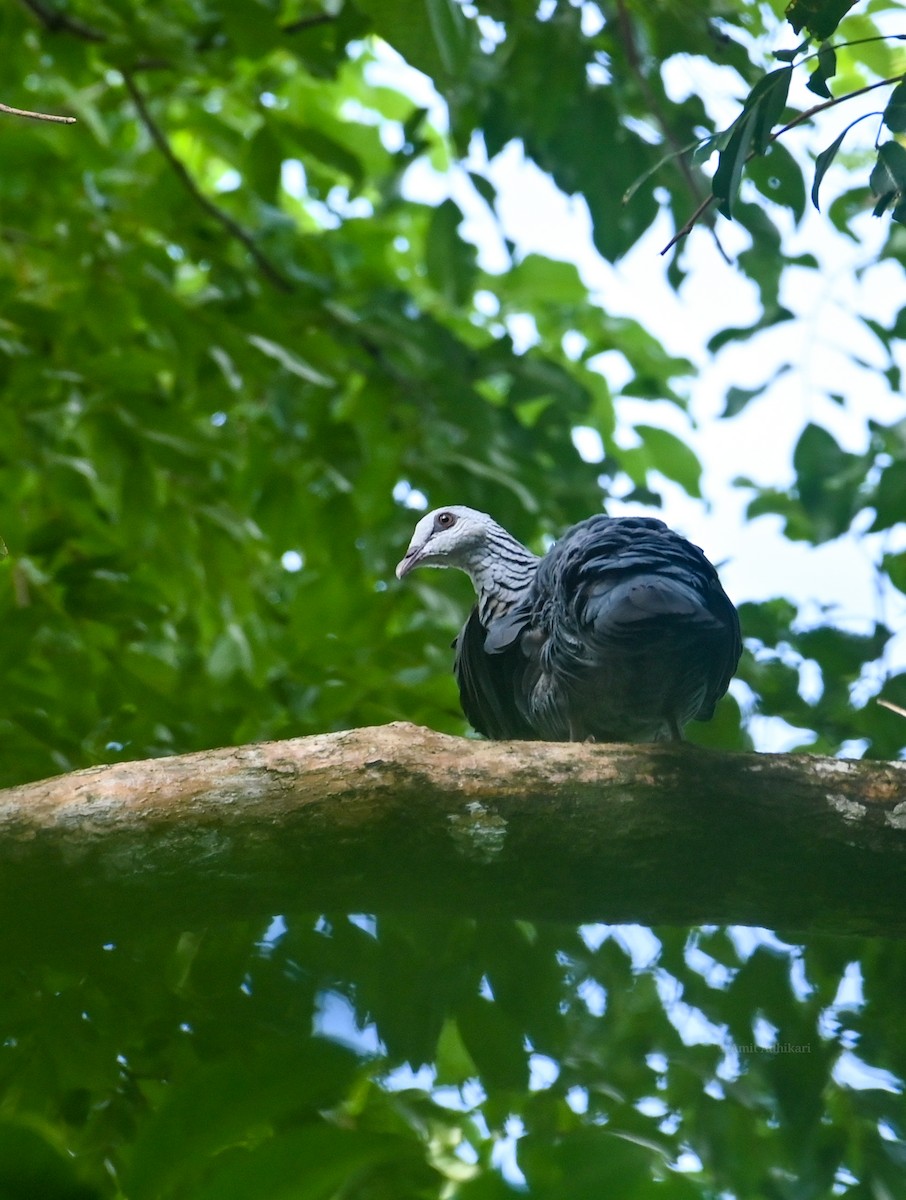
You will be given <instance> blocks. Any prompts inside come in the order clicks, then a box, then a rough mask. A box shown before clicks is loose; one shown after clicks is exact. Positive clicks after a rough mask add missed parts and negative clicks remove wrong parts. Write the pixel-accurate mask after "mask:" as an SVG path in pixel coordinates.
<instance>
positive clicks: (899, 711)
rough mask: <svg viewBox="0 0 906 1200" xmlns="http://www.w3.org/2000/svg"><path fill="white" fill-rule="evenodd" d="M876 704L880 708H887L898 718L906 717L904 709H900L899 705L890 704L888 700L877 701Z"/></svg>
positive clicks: (905, 709)
mask: <svg viewBox="0 0 906 1200" xmlns="http://www.w3.org/2000/svg"><path fill="white" fill-rule="evenodd" d="M878 704H880V705H881V707H882V708H889V709H890V711H891V712H895V713H896V714H897V716H899V717H906V708H900V706H899V704H891V703H890V701H889V700H879V701H878Z"/></svg>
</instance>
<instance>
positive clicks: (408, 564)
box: [396, 546, 419, 579]
mask: <svg viewBox="0 0 906 1200" xmlns="http://www.w3.org/2000/svg"><path fill="white" fill-rule="evenodd" d="M418 557H419V555H418V550H417V549H413V548H412V547H411V546H410V547H409V549H408V550H407V551H406V555H405V558H403V559H402V560H401V561H400V562H398V563H397V566H396V577H397V579H402V577H403V576H404V575H408V574H409V572H410V571H411V570H412V568H413V567H415V566H418Z"/></svg>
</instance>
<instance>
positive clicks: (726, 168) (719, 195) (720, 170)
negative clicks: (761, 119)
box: [711, 111, 755, 217]
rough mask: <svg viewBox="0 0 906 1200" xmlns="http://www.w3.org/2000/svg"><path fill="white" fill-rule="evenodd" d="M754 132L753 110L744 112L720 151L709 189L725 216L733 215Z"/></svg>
mask: <svg viewBox="0 0 906 1200" xmlns="http://www.w3.org/2000/svg"><path fill="white" fill-rule="evenodd" d="M754 133H755V118H754V114H753V112H751V111H749V112H745V113H743V115H742V116H741V117H740V118H739V120H738V121H737V122H736V124H735V125H734V127H733V133H732V134H731V136H730V140H729V142H728V143H727V145H726V147H725V149H723V150H722V151H721V152H720V158H719V160H718V163H717V170H716V171H715V172H714V178H713V179H712V181H711V189H712V192H713V194H714V197H715V199H716V200H717V201H718V207H719V209H720V211H721V212H722V213H723V215H724V216H725V217H732V216H733V205H734V204H735V202H736V196H737V194H738V192H739V184H740V181H741V180H742V172H743V168H744V167H745V165H746V162H747V160H748V157H749V152H750V149H751V146H752V139H753V137H754Z"/></svg>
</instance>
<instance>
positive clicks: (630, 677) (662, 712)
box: [397, 505, 741, 742]
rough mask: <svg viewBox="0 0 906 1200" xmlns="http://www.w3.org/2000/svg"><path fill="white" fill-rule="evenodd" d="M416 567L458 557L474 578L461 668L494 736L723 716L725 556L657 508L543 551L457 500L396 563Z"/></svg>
mask: <svg viewBox="0 0 906 1200" xmlns="http://www.w3.org/2000/svg"><path fill="white" fill-rule="evenodd" d="M416 566H435V567H458V568H459V569H460V570H463V571H465V572H466V573H467V574H468V575H469V576H470V577H471V579H472V582H473V583H474V585H475V590H476V592H477V593H478V603H477V604H476V605H475V608H474V609H473V610H472V612H471V614H470V616H469V619H468V620H467V621H466V623H465V625H464V626H463V629H462V631H461V632H460V634H459V636H458V638H457V639H456V642H455V643H454V645H455V648H456V657H455V662H454V671H455V674H456V678H457V681H458V683H459V693H460V698H461V700H462V706H463V710H464V712H465V714H466V716H467V717H468V719H469V721H470V722H471V723H472V725H474V727H475V728H476V729H477V730H478V732H479V733H483V734H485V735H486V736H487V737H490V738H495V739H499V738H520V739H544V740H547V741H580V740H584V739H586V738H593V739H594V740H596V741H608V742H610V741H630V742H647V741H660V740H663V739H667V738H680V737H681V736H682V730H683V726H684V725H685V724H686V723H687V722H688V721H690V720H693V719H695V720H699V721H707V720H709V719H710V718H711V717H712V716H713V714H714V706H715V704H716V703H717V701H718V700H719V699H720V697H721V696H722V695H723V694H724V692H725V691H726V690H727V686H728V684H729V682H730V679H731V678H732V676H733V672H734V671H735V669H736V664H737V662H738V661H739V655H740V651H741V641H740V631H739V618H738V616H737V613H736V609H735V608H734V607H733V605H732V603H731V602H730V600H729V599H728V597H727V595H726V593H725V592H724V590H723V588H722V587H721V585H720V581H719V580H718V578H717V572H716V571H715V569H714V567H713V566H712V565H711V563H709V562H708V560H707V559H706V558H705V556H704V554H703V553H702V551H701V550H699V548H698V547H697V546H693V545H692V544H691V542H687V541H686V539H685V538H683V537H680V535H679V534H677V533H674V532H673V531H672V530H670V529H668V528H667V526H666V525H665V524H664V523H663V521H658V520H656V519H654V518H652V517H606V516H603V515H599V516H594V517H589V519H588V520H586V521H580V522H579V524H578V525H574V526H573V527H572V528H571V529H569V530H567V532H566V533H565V534H564V535H563V537H562V538H561V539H560V540H559V541H558V542H557V543H556V544H555V545H554V546H553V547H552V549H551V550H550V551H549V552H548V553H547V554H546V555H545V556H544V557H543V558H541V559H539V558H537V557H536V556H535V555H534V554H532V553H531V551H530V550H528V549H526V547H525V546H523V545H522V544H521V543H520V542H517V541H516V539H515V538H513V537H512V536H511V535H510V534H509V533H507V532H506V530H505V529H503V528H502V527H501V526H500V525H498V524H497V523H496V522H495V521H493V520H492V519H491V518H490V517H489V516H487V514H486V513H480V512H476V510H475V509H471V508H465V507H463V506H461V505H453V506H451V507H450V508H444V509H437V510H435V511H434V512H432V513H429V514H428V515H427V516H426V517H423V518H422V519H421V520H420V521H419V523H418V525H417V526H416V528H415V532H414V534H413V536H412V541H411V543H410V545H409V549H408V550H407V552H406V556H405V558H404V559H403V560H402V562H401V563H400V564H399V566H398V567H397V576H398V577H399V578H402V577H403V576H404V575H405V574H407V573H408V572H409V571H410V570H412V569H413V567H416Z"/></svg>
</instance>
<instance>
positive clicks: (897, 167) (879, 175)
mask: <svg viewBox="0 0 906 1200" xmlns="http://www.w3.org/2000/svg"><path fill="white" fill-rule="evenodd" d="M868 182H869V186H870V187H871V190H872V192H873V193H874V195H875V196H877V197H878V202H877V204H876V205H875V207H874V210H873V215H874V216H876V217H879V216H881V214H882V213H883V212H885V211H886V210H887V209H888V208H890V207H891V206H892V205H894V206H896V205H898V204H899V202H900V200H901V198H902V196H903V195H904V193H906V149H904V148H903V147H902V146H901V145H900V144H899V142H893V141H891V142H882V143H881V145H880V146H879V147H878V158H877V162H876V163H875V165H874V167H873V169H872V172H871V177H870V178H869V181H868Z"/></svg>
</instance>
